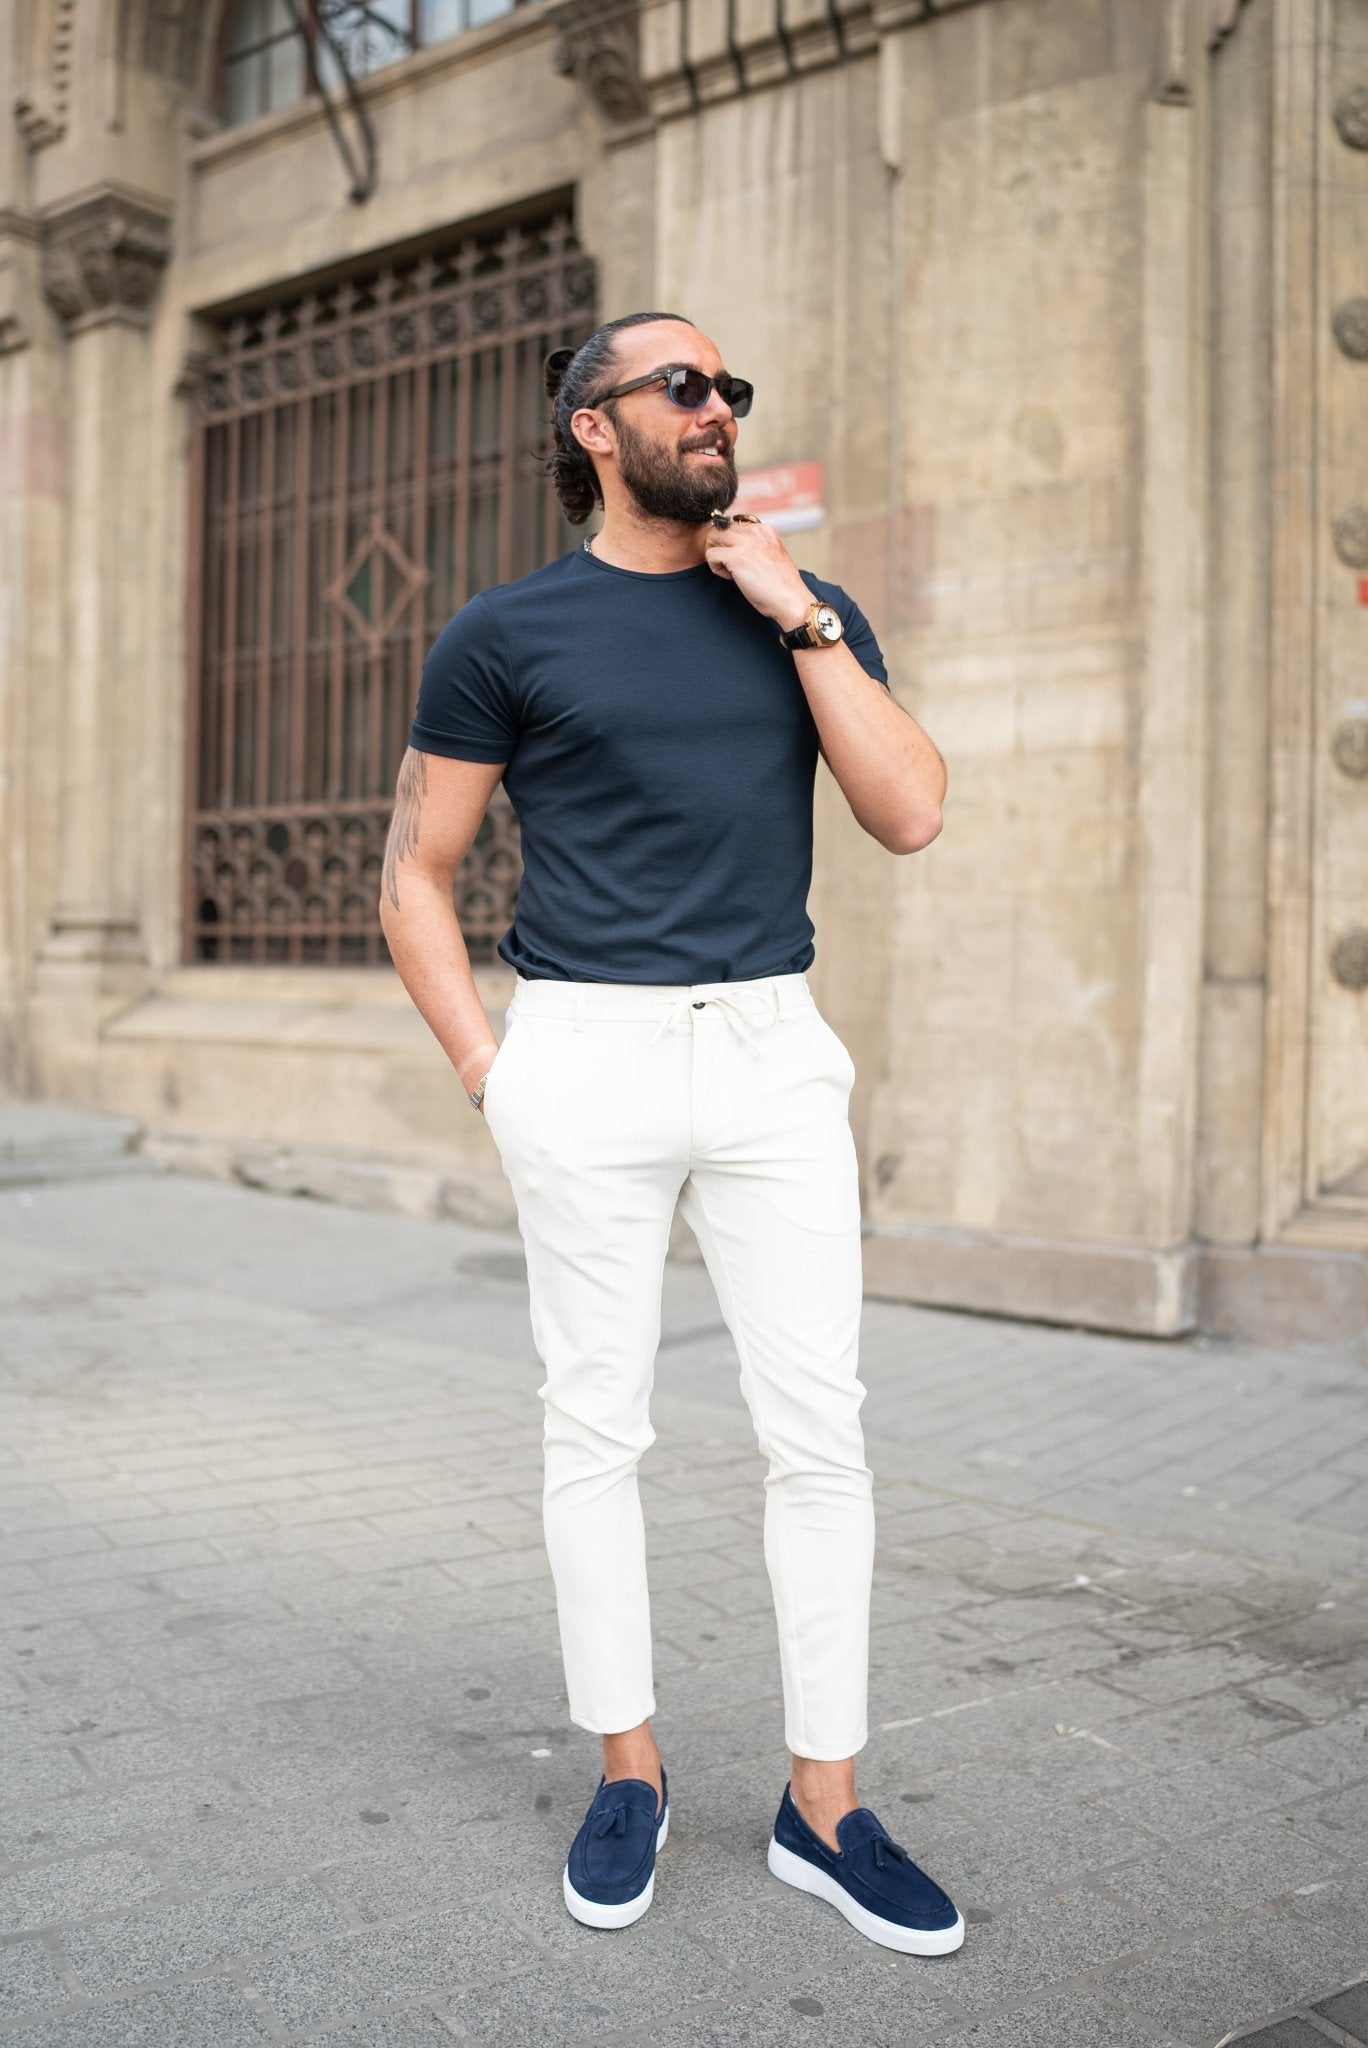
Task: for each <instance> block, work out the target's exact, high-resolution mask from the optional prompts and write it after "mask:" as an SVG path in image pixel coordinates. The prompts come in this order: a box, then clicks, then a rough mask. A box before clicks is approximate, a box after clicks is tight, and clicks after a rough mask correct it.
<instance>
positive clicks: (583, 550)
mask: <svg viewBox="0 0 1368 2048" xmlns="http://www.w3.org/2000/svg"><path fill="white" fill-rule="evenodd" d="M575 553H576V555H577V556H578V557H579V559H580V561H581V562H584V563H587V565H588V566H589V567H590V568H592V569H598V570H600V571H601V572H602V574H603V575H605V576H630V577H632V578H633V580H634V581H635V582H637V583H678V582H679V581H680V580H681V578H683V577H686V576H711V575H712V570H711V569H710V568H709V567H708V565H707V563H706V562H691V563H690V564H689V566H688V568H687V569H620V568H619V567H618V565H617V563H616V562H602V561H600V560H599V558H598V556H597V555H595V554H591V553H590V551H589V549H588V548H587V547H585V545H584V542H583V541H581V542H580V544H579V546H578V547H577V548H576V549H575Z"/></svg>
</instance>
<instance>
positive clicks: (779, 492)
mask: <svg viewBox="0 0 1368 2048" xmlns="http://www.w3.org/2000/svg"><path fill="white" fill-rule="evenodd" d="M824 487H825V486H824V479H823V474H822V465H821V463H820V462H772V463H771V464H770V465H769V467H768V468H766V469H748V470H743V472H742V475H741V488H740V490H739V491H738V492H737V494H736V503H735V505H734V506H733V507H732V510H733V511H734V512H754V513H756V514H757V515H758V516H759V517H760V518H761V519H766V520H768V521H769V523H770V525H771V526H776V527H778V529H779V531H780V533H805V532H807V531H808V530H809V529H810V528H812V527H814V526H820V525H821V523H822V521H823V519H824V518H825V517H826V506H825V505H824V504H823V502H822V494H823V490H824Z"/></svg>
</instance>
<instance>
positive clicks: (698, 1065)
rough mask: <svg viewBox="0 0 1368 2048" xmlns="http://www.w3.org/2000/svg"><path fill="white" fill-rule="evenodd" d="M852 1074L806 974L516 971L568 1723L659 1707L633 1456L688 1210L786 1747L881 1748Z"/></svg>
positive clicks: (840, 1752) (523, 1225) (616, 1725)
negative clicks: (761, 1492) (718, 1314)
mask: <svg viewBox="0 0 1368 2048" xmlns="http://www.w3.org/2000/svg"><path fill="white" fill-rule="evenodd" d="M854 1078H855V1069H854V1066H853V1064H852V1062H851V1059H850V1055H849V1053H848V1052H847V1051H846V1049H845V1047H844V1045H843V1044H842V1043H841V1041H840V1039H839V1038H838V1037H837V1035H836V1033H835V1032H834V1031H833V1030H832V1028H831V1026H830V1025H829V1024H828V1023H827V1022H826V1021H825V1019H824V1018H823V1017H822V1016H821V1014H820V1012H819V1011H818V1009H817V1006H816V1004H815V1002H814V1001H813V997H812V992H811V989H810V988H809V986H808V982H807V977H806V976H805V975H803V974H781V975H775V976H772V977H769V978H767V979H762V980H755V981H731V982H712V983H703V984H701V985H699V986H697V987H692V988H687V987H668V986H656V985H649V986H648V985H645V984H641V983H631V984H625V985H624V984H621V983H612V982H572V981H552V980H528V979H526V978H524V977H522V976H520V977H519V980H518V986H517V989H516V992H515V994H514V997H513V1000H512V1002H511V1004H510V1006H509V1011H508V1025H507V1031H506V1034H505V1038H504V1042H503V1044H502V1046H501V1047H500V1049H499V1052H498V1054H497V1055H496V1057H495V1060H494V1064H493V1067H492V1068H491V1069H490V1073H489V1079H488V1082H487V1083H486V1088H485V1098H484V1109H485V1115H486V1117H487V1119H488V1123H489V1128H490V1131H491V1133H492V1134H493V1137H494V1142H495V1144H496V1145H497V1146H498V1149H499V1154H500V1157H501V1159H502V1162H503V1166H504V1171H505V1173H506V1174H507V1176H508V1179H509V1183H510V1185H511V1187H512V1189H513V1194H514V1197H515V1200H516V1203H517V1210H518V1226H519V1230H520V1232H521V1234H522V1238H523V1243H524V1246H525V1248H526V1254H527V1276H528V1283H529V1287H530V1290H531V1312H532V1334H533V1339H534V1342H535V1344H536V1347H537V1351H538V1354H539V1356H540V1358H541V1361H542V1364H543V1366H544V1367H545V1371H546V1379H545V1383H544V1385H543V1386H542V1387H541V1389H540V1393H541V1397H542V1400H543V1402H544V1404H545V1411H544V1413H545V1432H544V1448H545V1490H544V1501H543V1505H544V1517H545V1531H546V1547H547V1552H548V1555H549V1558H550V1562H551V1569H552V1574H553V1576H554V1579H555V1585H556V1603H557V1611H558V1617H559V1623H560V1637H561V1648H562V1651H563V1654H564V1659H565V1676H566V1687H567V1693H568V1698H569V1705H570V1718H571V1720H572V1721H573V1722H575V1723H576V1724H577V1725H578V1726H579V1727H581V1728H587V1729H590V1730H593V1731H595V1732H597V1733H600V1734H605V1733H614V1732H617V1731H619V1730H622V1729H626V1728H634V1727H635V1726H636V1725H637V1723H638V1722H640V1721H644V1720H645V1719H647V1717H648V1716H649V1715H651V1714H652V1713H654V1711H655V1694H654V1689H653V1683H652V1667H651V1624H650V1609H649V1603H648V1594H647V1580H646V1553H645V1538H644V1530H643V1525H642V1515H641V1503H640V1500H639V1497H638V1493H637V1464H638V1461H639V1459H640V1458H641V1455H642V1453H643V1451H645V1450H646V1449H647V1448H648V1447H649V1445H650V1444H651V1443H653V1442H654V1440H655V1437H654V1431H653V1430H652V1428H651V1423H650V1416H649V1403H650V1393H651V1383H652V1377H653V1372H654V1366H655V1356H656V1347H657V1344H658V1342H659V1339H660V1312H661V1286H662V1280H663V1275H664V1263H665V1254H666V1247H667V1243H668V1239H669V1233H670V1223H671V1218H672V1216H673V1214H674V1210H675V1205H676V1202H677V1201H678V1203H679V1205H680V1207H681V1209H682V1211H683V1214H684V1216H685V1218H686V1219H687V1221H688V1223H689V1225H690V1226H691V1228H692V1229H693V1231H694V1233H695V1235H696V1236H697V1238H698V1241H699V1245H700V1248H701V1250H702V1253H703V1257H704V1259H705V1261H706V1263H707V1268H708V1272H709V1275H710V1277H711V1279H712V1282H713V1285H714V1287H715V1288H716V1290H717V1299H718V1303H719V1306H720V1308H721V1311H722V1315H723V1317H724V1319H725V1321H726V1324H727V1327H728V1329H729V1330H730V1332H731V1335H732V1338H733V1340H734V1342H735V1345H736V1351H737V1355H738V1357H739V1359H740V1363H741V1389H742V1393H743V1394H744V1396H745V1399H746V1402H747V1404H748V1406H749V1408H750V1413H751V1418H752V1421H753V1423H754V1425H755V1433H756V1437H757V1440H758V1442H759V1445H760V1449H761V1451H762V1453H763V1455H764V1456H765V1458H766V1459H767V1460H768V1472H767V1474H766V1478H765V1562H766V1565H767V1567H768V1570H769V1576H770V1583H771V1586H772V1588H773V1593H774V1607H775V1615H776V1619H777V1622H778V1628H779V1655H780V1670H781V1676H782V1680H783V1690H784V1710H785V1711H784V1719H785V1740H786V1742H787V1744H788V1747H789V1748H790V1749H791V1750H793V1751H794V1752H795V1753H796V1754H798V1755H800V1756H808V1757H818V1758H825V1759H836V1758H841V1757H847V1756H852V1755H853V1754H854V1753H855V1751H856V1750H858V1749H860V1748H861V1747H862V1746H863V1744H864V1742H865V1741H866V1739H867V1734H868V1726H867V1719H866V1713H867V1705H866V1700H867V1690H868V1653H869V1587H870V1575H871V1571H872V1567H873V1552H874V1511H873V1500H872V1479H871V1473H870V1470H869V1467H868V1466H867V1465H866V1463H865V1458H864V1440H863V1436H862V1434H861V1428H860V1413H859V1411H860V1404H861V1402H862V1401H863V1399H864V1393H865V1389H864V1387H863V1385H862V1384H861V1382H860V1380H859V1378H858V1377H857V1371H858V1349H859V1330H860V1310H861V1297H862V1286H861V1279H862V1273H861V1256H860V1199H859V1186H858V1179H857V1172H856V1158H855V1143H854V1138H853V1136H852V1133H851V1129H850V1123H849V1119H848V1115H847V1105H848V1102H849V1097H850V1089H851V1086H852V1083H853V1081H854Z"/></svg>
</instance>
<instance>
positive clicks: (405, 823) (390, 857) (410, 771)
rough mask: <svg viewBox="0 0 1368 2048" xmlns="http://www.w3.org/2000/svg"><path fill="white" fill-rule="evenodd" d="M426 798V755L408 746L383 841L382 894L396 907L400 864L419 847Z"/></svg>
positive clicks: (400, 769)
mask: <svg viewBox="0 0 1368 2048" xmlns="http://www.w3.org/2000/svg"><path fill="white" fill-rule="evenodd" d="M426 795H427V755H426V754H419V753H415V752H414V750H413V748H412V747H410V748H409V749H408V751H407V753H406V754H405V755H404V758H403V760H402V761H401V762H400V764H399V787H398V789H397V791H396V792H395V798H394V816H393V817H392V818H391V819H390V828H389V838H388V839H387V840H386V842H385V868H384V884H385V894H386V895H387V896H388V897H389V900H390V902H391V903H392V904H393V905H394V907H395V909H396V910H397V909H398V908H399V864H400V862H401V861H405V860H407V859H408V857H409V855H410V854H411V853H414V852H416V851H417V847H418V825H419V821H420V819H421V817H422V812H423V798H424V797H425V796H426Z"/></svg>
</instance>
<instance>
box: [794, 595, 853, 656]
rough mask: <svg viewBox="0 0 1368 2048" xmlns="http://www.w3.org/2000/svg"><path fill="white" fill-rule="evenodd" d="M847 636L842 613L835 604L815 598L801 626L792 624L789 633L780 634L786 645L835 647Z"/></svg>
mask: <svg viewBox="0 0 1368 2048" xmlns="http://www.w3.org/2000/svg"><path fill="white" fill-rule="evenodd" d="M844 637H845V627H844V626H843V625H842V623H841V614H840V613H839V612H838V611H837V610H836V607H835V606H834V605H830V604H824V603H823V602H822V600H821V599H820V598H814V600H813V602H812V603H811V604H810V605H809V606H808V615H807V617H806V618H805V619H804V620H803V623H802V624H801V625H800V626H791V627H790V628H789V630H788V632H787V633H781V634H780V635H779V638H780V640H781V641H782V642H783V644H784V646H785V647H788V648H796V647H834V646H835V645H836V642H837V641H838V640H841V639H843V638H844Z"/></svg>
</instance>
